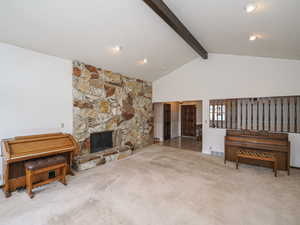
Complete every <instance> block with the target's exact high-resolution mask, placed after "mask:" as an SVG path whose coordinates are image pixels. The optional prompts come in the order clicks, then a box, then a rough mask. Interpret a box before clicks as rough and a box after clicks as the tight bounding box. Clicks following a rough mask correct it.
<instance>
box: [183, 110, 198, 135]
mask: <svg viewBox="0 0 300 225" xmlns="http://www.w3.org/2000/svg"><path fill="white" fill-rule="evenodd" d="M181 136H187V137H196V106H195V105H182V106H181Z"/></svg>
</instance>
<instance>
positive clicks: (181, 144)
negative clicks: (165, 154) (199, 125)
mask: <svg viewBox="0 0 300 225" xmlns="http://www.w3.org/2000/svg"><path fill="white" fill-rule="evenodd" d="M161 145H164V146H169V147H173V148H180V149H182V150H191V151H195V152H202V141H198V140H196V138H193V137H177V138H173V139H170V140H166V141H164V142H162V143H161Z"/></svg>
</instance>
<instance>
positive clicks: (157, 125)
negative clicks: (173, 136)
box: [154, 103, 164, 141]
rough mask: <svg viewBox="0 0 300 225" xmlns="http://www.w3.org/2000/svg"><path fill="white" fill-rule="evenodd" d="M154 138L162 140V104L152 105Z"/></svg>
mask: <svg viewBox="0 0 300 225" xmlns="http://www.w3.org/2000/svg"><path fill="white" fill-rule="evenodd" d="M154 137H155V138H159V139H160V141H163V140H164V104H163V103H155V104H154Z"/></svg>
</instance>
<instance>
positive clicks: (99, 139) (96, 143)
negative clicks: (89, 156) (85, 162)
mask: <svg viewBox="0 0 300 225" xmlns="http://www.w3.org/2000/svg"><path fill="white" fill-rule="evenodd" d="M90 138H91V153H95V152H101V151H104V150H105V149H108V148H112V147H113V131H104V132H98V133H93V134H91V137H90Z"/></svg>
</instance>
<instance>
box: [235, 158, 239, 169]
mask: <svg viewBox="0 0 300 225" xmlns="http://www.w3.org/2000/svg"><path fill="white" fill-rule="evenodd" d="M235 167H236V169H239V157H238V156H237V157H236V165H235Z"/></svg>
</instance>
